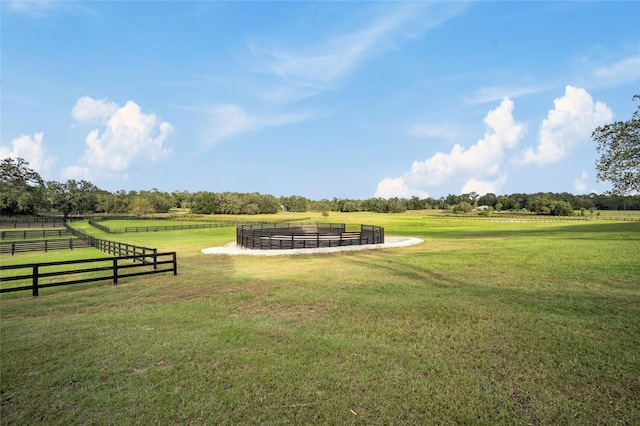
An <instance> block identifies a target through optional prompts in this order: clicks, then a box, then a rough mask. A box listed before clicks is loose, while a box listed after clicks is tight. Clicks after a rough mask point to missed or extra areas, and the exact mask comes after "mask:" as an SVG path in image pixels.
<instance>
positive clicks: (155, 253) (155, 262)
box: [153, 248, 158, 269]
mask: <svg viewBox="0 0 640 426" xmlns="http://www.w3.org/2000/svg"><path fill="white" fill-rule="evenodd" d="M153 269H158V249H155V248H154V249H153Z"/></svg>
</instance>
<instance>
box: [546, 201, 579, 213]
mask: <svg viewBox="0 0 640 426" xmlns="http://www.w3.org/2000/svg"><path fill="white" fill-rule="evenodd" d="M551 214H552V215H553V216H573V214H574V211H573V207H571V204H569V203H567V202H566V201H554V202H553V204H552V205H551Z"/></svg>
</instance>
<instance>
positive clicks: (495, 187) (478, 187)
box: [460, 173, 507, 195]
mask: <svg viewBox="0 0 640 426" xmlns="http://www.w3.org/2000/svg"><path fill="white" fill-rule="evenodd" d="M506 181H507V174H506V173H501V174H500V175H499V176H498V178H497V179H495V180H493V181H488V180H479V179H474V178H472V179H469V180H468V181H467V182H466V183H465V184H464V185H463V186H462V189H461V190H460V193H461V194H469V193H470V192H475V193H477V194H478V195H485V194H488V193H493V194H499V193H500V192H501V190H502V186H503V185H504V184H505V182H506Z"/></svg>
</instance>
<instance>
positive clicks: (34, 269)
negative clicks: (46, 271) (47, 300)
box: [32, 265, 38, 297]
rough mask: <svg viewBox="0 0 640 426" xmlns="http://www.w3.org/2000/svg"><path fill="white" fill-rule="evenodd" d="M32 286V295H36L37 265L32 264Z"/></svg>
mask: <svg viewBox="0 0 640 426" xmlns="http://www.w3.org/2000/svg"><path fill="white" fill-rule="evenodd" d="M32 286H33V289H32V294H33V297H38V265H34V267H33V277H32Z"/></svg>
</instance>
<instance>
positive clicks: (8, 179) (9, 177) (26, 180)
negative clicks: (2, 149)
mask: <svg viewBox="0 0 640 426" xmlns="http://www.w3.org/2000/svg"><path fill="white" fill-rule="evenodd" d="M44 192H45V183H44V181H43V180H42V178H41V177H40V175H39V174H38V172H36V171H35V170H33V169H32V168H30V167H29V163H28V162H27V161H25V160H24V159H22V158H10V157H7V158H3V159H2V161H1V162H0V213H1V214H4V215H15V214H35V213H36V212H37V211H38V210H39V209H41V208H44V207H46V198H45V197H44Z"/></svg>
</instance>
